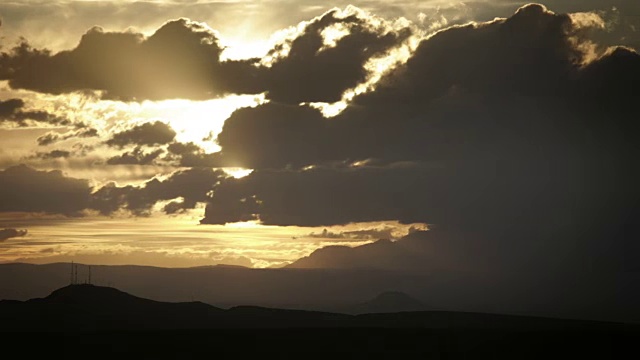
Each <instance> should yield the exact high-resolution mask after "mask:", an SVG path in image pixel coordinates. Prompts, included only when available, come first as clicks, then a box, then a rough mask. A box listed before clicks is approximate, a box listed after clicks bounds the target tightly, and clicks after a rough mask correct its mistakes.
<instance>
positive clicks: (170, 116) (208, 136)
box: [140, 94, 265, 153]
mask: <svg viewBox="0 0 640 360" xmlns="http://www.w3.org/2000/svg"><path fill="white" fill-rule="evenodd" d="M264 102H265V98H264V94H259V95H231V96H227V97H225V98H221V99H213V100H207V101H191V100H164V101H156V102H152V101H145V102H144V103H143V104H142V109H143V110H142V111H141V112H140V115H141V116H143V117H145V118H147V119H149V118H156V119H160V120H163V121H166V122H167V123H168V124H169V126H171V127H172V128H173V129H174V130H175V131H176V132H177V135H176V140H177V141H179V142H183V143H188V142H193V143H195V144H196V145H198V146H200V147H201V148H202V149H204V151H205V152H207V153H213V152H217V151H220V147H219V146H218V145H217V144H216V143H215V141H214V140H215V138H216V136H217V135H218V134H219V133H220V131H222V126H223V124H224V121H225V120H226V119H227V118H229V116H231V114H232V113H233V112H234V111H236V110H237V109H239V108H243V107H253V106H257V105H259V104H261V103H264Z"/></svg>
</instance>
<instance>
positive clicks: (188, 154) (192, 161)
mask: <svg viewBox="0 0 640 360" xmlns="http://www.w3.org/2000/svg"><path fill="white" fill-rule="evenodd" d="M167 151H168V154H167V156H165V157H164V160H166V161H169V162H177V165H178V166H185V167H210V168H211V167H221V165H222V163H221V161H220V156H219V154H217V153H213V154H207V153H206V152H205V151H204V150H203V149H202V148H201V147H200V146H198V145H196V144H194V143H192V142H190V143H179V142H174V143H171V144H169V146H168V147H167Z"/></svg>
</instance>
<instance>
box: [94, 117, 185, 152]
mask: <svg viewBox="0 0 640 360" xmlns="http://www.w3.org/2000/svg"><path fill="white" fill-rule="evenodd" d="M175 137H176V132H175V131H174V130H173V129H172V128H171V127H170V126H169V125H167V124H165V123H163V122H161V121H156V122H152V123H144V124H142V125H137V126H134V127H133V128H131V129H128V130H125V131H122V132H119V133H117V134H114V135H113V136H112V137H111V139H109V140H107V142H106V143H107V145H109V146H115V147H120V148H122V147H124V146H126V145H131V144H133V145H163V144H168V143H170V142H171V141H173V139H174V138H175Z"/></svg>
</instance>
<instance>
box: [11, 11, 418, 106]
mask: <svg viewBox="0 0 640 360" xmlns="http://www.w3.org/2000/svg"><path fill="white" fill-rule="evenodd" d="M300 27H301V29H300V30H299V32H298V33H295V32H294V33H293V35H292V37H291V38H288V39H285V40H283V41H281V42H280V43H278V44H276V45H275V46H274V48H273V49H272V50H271V51H270V52H269V54H268V55H267V57H268V58H269V59H271V60H269V61H267V60H266V59H249V60H240V61H224V62H223V61H220V54H221V52H222V50H223V47H222V46H221V45H220V41H219V38H218V35H217V33H216V32H214V31H213V30H212V29H210V28H208V27H207V26H206V25H204V24H202V23H198V22H194V21H190V20H187V19H184V18H183V19H178V20H172V21H169V22H167V23H165V24H164V25H163V26H162V27H160V28H159V29H158V30H157V31H156V32H155V33H154V34H153V35H151V36H149V37H145V36H143V35H142V34H139V33H133V32H106V31H104V30H103V29H101V28H99V27H94V28H92V29H91V30H89V31H88V32H87V33H86V34H85V35H84V36H83V37H82V39H81V40H80V42H79V44H78V46H77V47H76V48H74V49H72V50H67V51H61V52H59V53H56V54H53V55H52V54H51V53H50V52H48V51H46V50H37V49H33V48H31V47H30V46H29V45H27V44H26V43H23V44H21V45H20V46H18V47H16V48H15V49H14V50H12V51H11V52H8V53H3V54H2V56H3V57H2V58H0V60H2V61H3V62H1V63H0V64H2V66H3V67H6V68H7V70H6V71H4V72H2V73H0V75H1V76H0V78H1V79H6V80H9V84H10V86H11V87H13V88H24V89H29V90H35V91H39V92H45V93H53V94H60V93H68V92H72V91H80V90H101V91H104V96H105V97H106V98H114V99H121V100H138V101H142V100H145V99H153V100H159V99H171V98H188V99H194V100H196V99H199V100H202V99H210V98H216V97H219V96H223V95H225V94H228V93H254V94H255V93H262V92H267V97H268V98H269V99H271V100H274V101H280V102H286V103H293V104H297V103H300V102H333V101H337V100H339V99H340V98H341V95H342V93H343V92H344V91H345V90H347V89H349V88H353V87H354V86H356V85H357V84H359V83H362V82H364V81H365V80H366V78H367V76H368V75H369V72H368V70H366V69H365V66H364V65H365V64H366V62H367V61H368V60H369V59H371V58H373V57H376V56H381V55H384V54H385V53H386V52H388V51H389V50H390V49H392V48H394V47H396V46H398V45H400V44H401V43H402V42H403V41H405V40H406V39H407V38H408V37H409V36H411V35H412V31H411V30H410V28H409V27H404V28H400V27H394V26H393V25H392V24H391V23H389V22H386V21H385V20H383V19H379V18H373V17H372V16H371V15H368V14H365V13H364V12H359V11H357V10H356V9H355V8H349V9H348V10H345V11H340V10H337V9H334V10H331V11H329V12H327V13H325V14H324V15H322V16H319V17H317V18H315V19H313V20H312V21H309V22H307V23H305V24H304V26H302V25H301V26H300ZM334 28H336V29H338V30H340V31H344V32H345V33H344V34H345V35H346V36H343V37H342V38H340V39H339V40H337V41H336V42H335V46H333V45H332V46H325V42H326V41H325V38H327V36H328V35H326V33H325V31H331V30H332V29H334ZM113 54H118V55H117V56H115V57H114V56H113ZM261 60H265V62H262V61H261ZM267 63H268V64H267Z"/></svg>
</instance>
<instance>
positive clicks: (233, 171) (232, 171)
mask: <svg viewBox="0 0 640 360" xmlns="http://www.w3.org/2000/svg"><path fill="white" fill-rule="evenodd" d="M222 170H223V171H224V172H225V173H226V174H227V175H229V176H233V177H234V178H236V179H240V178H243V177H245V176H247V175H249V174H251V173H252V172H253V169H243V168H224V169H222Z"/></svg>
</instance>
